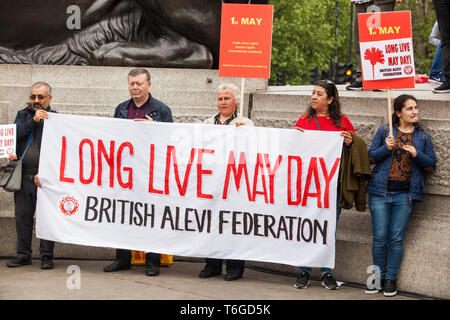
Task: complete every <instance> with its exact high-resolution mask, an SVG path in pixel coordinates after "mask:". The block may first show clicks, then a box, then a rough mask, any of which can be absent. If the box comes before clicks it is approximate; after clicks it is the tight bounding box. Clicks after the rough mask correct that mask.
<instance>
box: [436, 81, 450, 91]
mask: <svg viewBox="0 0 450 320" xmlns="http://www.w3.org/2000/svg"><path fill="white" fill-rule="evenodd" d="M433 92H434V93H449V92H450V81H446V82H444V83H443V84H441V85H440V86H439V87H437V88H434V89H433Z"/></svg>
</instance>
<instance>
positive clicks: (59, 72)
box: [0, 64, 267, 91]
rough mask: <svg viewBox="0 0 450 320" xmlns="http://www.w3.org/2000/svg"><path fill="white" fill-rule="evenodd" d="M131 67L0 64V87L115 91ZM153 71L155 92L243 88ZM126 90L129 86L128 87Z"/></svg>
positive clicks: (210, 77)
mask: <svg viewBox="0 0 450 320" xmlns="http://www.w3.org/2000/svg"><path fill="white" fill-rule="evenodd" d="M131 69H132V68H131V67H96V66H57V65H55V66H53V65H52V66H50V65H14V64H2V65H0V86H2V85H11V84H14V85H15V86H19V87H26V88H29V86H30V85H31V84H32V83H33V82H36V81H46V82H48V83H49V84H50V85H51V86H52V87H54V88H100V89H116V88H121V87H124V86H126V83H127V75H128V72H129V71H130V70H131ZM146 69H147V70H148V71H149V72H150V76H151V81H152V89H153V90H156V91H159V90H165V89H168V88H171V89H172V90H175V89H179V90H183V91H189V90H194V91H214V90H215V89H216V88H217V86H218V85H219V84H220V83H222V82H232V83H234V84H236V85H237V86H238V87H239V88H240V87H241V79H240V78H224V77H219V72H218V70H207V69H173V68H146ZM125 88H126V87H125ZM245 88H246V89H245V91H255V90H261V89H263V90H264V89H266V88H267V80H266V79H246V80H245Z"/></svg>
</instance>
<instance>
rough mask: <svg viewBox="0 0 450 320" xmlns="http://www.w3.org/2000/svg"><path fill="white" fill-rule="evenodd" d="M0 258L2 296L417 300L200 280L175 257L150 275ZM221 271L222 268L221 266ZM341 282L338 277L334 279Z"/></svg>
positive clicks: (313, 286)
mask: <svg viewBox="0 0 450 320" xmlns="http://www.w3.org/2000/svg"><path fill="white" fill-rule="evenodd" d="M7 261H8V260H7V259H0V284H1V285H0V300H180V301H181V300H182V301H186V300H188V301H189V300H193V301H194V300H204V301H206V300H259V301H261V302H263V301H264V300H271V301H274V300H278V301H287V300H290V301H295V300H297V301H300V300H320V301H324V300H420V299H421V298H420V297H414V296H412V295H405V294H402V293H400V294H398V295H397V296H395V297H392V298H386V297H384V296H383V294H382V293H378V294H370V295H369V294H365V293H364V289H363V288H362V287H357V286H355V285H352V284H346V283H344V284H343V285H342V286H341V287H340V288H339V290H336V291H334V290H333V291H332V290H327V289H325V288H324V287H322V286H321V284H320V281H311V283H310V285H309V286H308V288H306V289H295V288H294V287H293V283H294V280H295V276H294V275H285V274H274V273H268V272H262V271H260V270H255V269H251V268H248V267H246V269H245V272H244V276H243V278H242V279H239V280H237V281H224V273H223V274H222V276H216V277H213V278H209V279H200V278H199V277H198V273H199V272H200V270H201V269H202V268H203V263H200V262H196V261H194V262H189V261H177V260H175V261H174V263H173V264H172V265H171V266H169V267H161V268H160V271H161V273H160V275H159V276H157V277H148V276H146V275H145V267H144V266H133V267H132V268H131V269H129V270H123V271H120V272H114V273H105V272H103V267H104V266H105V265H108V264H109V263H111V261H88V260H59V259H55V260H54V263H55V267H54V269H52V270H41V269H40V260H33V263H32V265H28V266H23V267H19V268H8V267H6V263H7ZM223 269H224V270H225V267H224V268H223ZM337 280H338V281H339V279H337Z"/></svg>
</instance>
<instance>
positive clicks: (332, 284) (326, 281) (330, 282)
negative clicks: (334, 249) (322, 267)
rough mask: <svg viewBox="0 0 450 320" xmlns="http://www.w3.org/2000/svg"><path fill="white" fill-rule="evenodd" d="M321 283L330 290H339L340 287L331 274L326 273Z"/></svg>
mask: <svg viewBox="0 0 450 320" xmlns="http://www.w3.org/2000/svg"><path fill="white" fill-rule="evenodd" d="M320 283H321V284H322V285H323V286H324V287H325V288H327V289H328V290H337V289H339V286H338V285H337V282H336V280H334V278H333V275H332V274H331V273H329V272H327V273H325V274H324V275H323V276H322V281H321V282H320Z"/></svg>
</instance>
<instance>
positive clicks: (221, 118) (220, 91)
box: [198, 83, 253, 281]
mask: <svg viewBox="0 0 450 320" xmlns="http://www.w3.org/2000/svg"><path fill="white" fill-rule="evenodd" d="M240 96H241V93H240V90H239V88H238V87H237V86H236V85H234V84H232V83H224V84H221V85H220V86H219V87H218V88H217V108H218V109H219V112H218V113H217V114H215V115H214V116H212V117H211V118H208V119H206V120H205V121H203V123H204V124H218V125H231V126H233V125H235V126H242V125H248V126H253V121H252V120H250V119H248V118H246V117H242V119H241V120H239V116H238V111H237V109H238V105H239V101H240ZM205 261H206V265H205V267H204V268H203V270H202V271H201V272H200V274H199V275H198V276H199V277H200V278H210V277H213V276H218V275H221V274H222V261H223V260H222V259H212V258H206V259H205ZM244 264H245V261H243V260H230V259H227V274H226V275H225V281H233V280H237V279H239V278H242V274H243V273H244Z"/></svg>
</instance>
